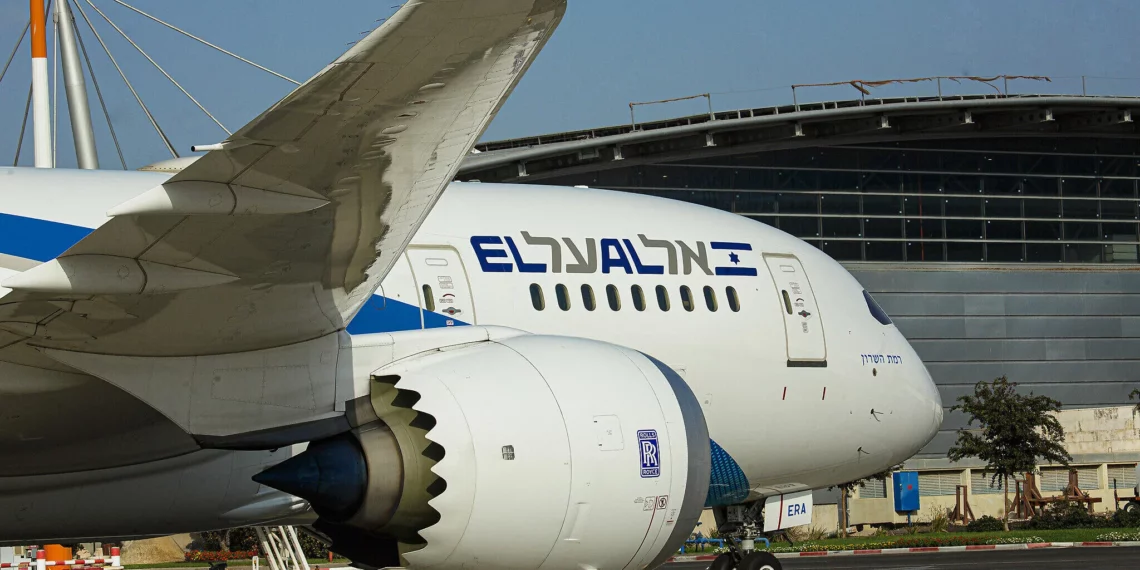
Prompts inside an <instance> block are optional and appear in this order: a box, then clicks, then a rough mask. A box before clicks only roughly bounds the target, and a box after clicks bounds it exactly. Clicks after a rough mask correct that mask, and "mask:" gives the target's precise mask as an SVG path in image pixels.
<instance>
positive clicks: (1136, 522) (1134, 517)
mask: <svg viewBox="0 0 1140 570" xmlns="http://www.w3.org/2000/svg"><path fill="white" fill-rule="evenodd" d="M1109 520H1110V521H1111V524H1110V525H1109V526H1113V527H1117V528H1137V527H1140V509H1133V510H1127V509H1125V510H1121V511H1116V512H1114V513H1112V517H1111V518H1110V519H1109Z"/></svg>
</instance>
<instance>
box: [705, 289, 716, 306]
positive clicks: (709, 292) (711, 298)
mask: <svg viewBox="0 0 1140 570" xmlns="http://www.w3.org/2000/svg"><path fill="white" fill-rule="evenodd" d="M705 306H706V307H708V308H709V310H710V311H712V312H714V313H715V312H716V291H713V288H712V287H709V286H708V285H705Z"/></svg>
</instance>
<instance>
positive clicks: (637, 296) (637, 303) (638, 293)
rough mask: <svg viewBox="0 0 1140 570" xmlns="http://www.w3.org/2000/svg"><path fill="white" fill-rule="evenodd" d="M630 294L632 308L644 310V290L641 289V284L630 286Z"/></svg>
mask: <svg viewBox="0 0 1140 570" xmlns="http://www.w3.org/2000/svg"><path fill="white" fill-rule="evenodd" d="M629 293H630V295H632V296H633V308H635V309H637V310H639V311H644V310H645V292H644V291H642V290H641V285H634V286H633V287H630V290H629Z"/></svg>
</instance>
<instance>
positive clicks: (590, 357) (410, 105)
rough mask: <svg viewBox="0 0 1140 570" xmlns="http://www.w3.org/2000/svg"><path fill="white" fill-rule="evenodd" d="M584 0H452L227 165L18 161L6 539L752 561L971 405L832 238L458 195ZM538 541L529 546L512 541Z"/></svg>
mask: <svg viewBox="0 0 1140 570" xmlns="http://www.w3.org/2000/svg"><path fill="white" fill-rule="evenodd" d="M565 9H566V3H565V1H564V0H490V1H487V0H484V1H479V2H474V1H467V0H422V1H420V2H416V3H409V4H406V5H404V6H403V7H401V8H400V9H399V10H398V11H397V12H396V14H395V15H394V16H393V17H392V18H390V19H389V20H387V21H386V22H385V23H384V24H383V25H381V26H380V27H379V28H378V29H377V30H376V31H375V32H373V33H372V34H370V35H369V36H367V37H365V38H364V39H363V40H361V41H360V42H359V43H358V44H357V45H355V46H354V47H352V48H351V49H350V50H349V51H348V52H347V53H346V54H345V55H343V56H341V57H340V58H338V59H337V60H336V61H335V62H333V63H332V64H330V65H329V66H328V67H327V68H326V69H324V70H323V71H322V72H320V73H318V74H317V75H316V76H315V77H314V78H312V79H310V80H309V81H308V82H306V83H305V84H303V85H302V86H301V87H300V88H298V89H297V90H296V91H294V92H293V93H292V94H290V95H289V96H287V97H286V98H285V99H283V100H282V101H281V102H279V103H277V104H276V105H274V106H273V107H271V108H270V109H269V110H267V111H266V112H265V113H263V114H262V115H261V116H259V117H258V118H256V119H254V120H253V121H252V122H251V123H250V124H249V125H247V126H246V127H244V128H243V129H241V130H240V131H238V132H237V133H235V134H234V135H233V136H231V137H230V138H229V139H227V140H226V141H224V142H222V143H219V144H218V145H213V146H212V147H211V148H213V150H210V151H209V152H208V153H206V154H205V155H203V156H201V157H198V158H196V159H194V160H184V161H181V162H179V163H178V164H177V166H176V167H174V166H170V165H167V166H170V167H169V168H163V167H157V168H152V169H150V170H155V171H152V172H109V171H69V170H36V169H25V168H0V394H3V399H2V400H0V402H2V404H0V450H3V457H4V458H5V459H6V461H4V462H2V463H0V513H6V516H3V517H0V543H2V544H22V543H26V542H28V541H41V542H42V541H61V542H77V541H86V540H90V539H93V538H102V539H110V538H128V537H143V536H158V535H165V534H172V533H178V532H191V531H200V530H208V529H217V528H229V527H235V526H245V525H255V524H265V523H269V522H273V523H274V524H300V525H306V526H309V527H311V528H312V529H314V530H315V531H316V532H318V533H320V534H321V535H323V536H324V537H325V538H327V539H328V540H329V541H330V543H331V548H332V549H333V550H334V551H337V552H339V553H341V554H343V555H346V556H348V557H349V558H350V559H352V560H353V561H354V563H355V564H356V565H358V566H361V567H376V568H379V567H392V566H406V567H409V568H441V569H448V568H461V567H462V568H571V567H572V568H599V569H600V568H647V567H655V566H657V565H660V564H661V563H663V562H664V561H665V560H667V559H668V557H669V556H671V555H672V554H673V553H674V552H676V550H677V549H678V548H679V547H680V545H681V544H682V542H683V541H684V540H685V539H686V538H688V536H689V534H690V532H691V531H692V529H693V528H694V527H695V525H696V522H697V519H698V518H699V516H700V514H701V512H702V511H703V509H704V508H706V507H711V508H713V509H714V512H715V513H716V515H717V521H718V525H720V527H721V529H722V530H723V531H724V532H725V533H726V535H730V536H736V537H738V538H740V539H741V542H740V545H741V546H740V547H739V548H737V547H736V546H735V545H734V546H733V550H732V552H730V553H728V554H725V555H723V556H721V557H720V558H718V560H717V561H715V562H714V565H713V567H714V568H717V569H718V570H724V569H727V568H740V569H742V570H755V569H758V568H765V567H770V568H779V567H780V565H779V562H778V560H776V559H775V558H774V557H772V556H771V555H770V554H767V553H764V552H758V551H754V550H753V549H752V548H750V546H751V543H752V540H753V539H755V538H758V537H760V536H763V535H765V533H768V532H771V531H774V530H779V529H782V528H787V527H789V526H795V525H799V524H804V523H805V521H806V522H810V514H811V505H810V502H811V490H812V489H820V488H825V487H828V486H831V485H835V484H838V483H844V482H847V481H851V480H855V479H859V478H861V477H866V476H868V475H871V474H873V473H877V472H881V471H883V470H884V469H887V468H889V467H891V466H893V465H897V464H898V463H900V462H901V461H903V460H905V459H907V458H909V457H910V456H912V455H913V454H914V453H916V452H917V451H918V450H919V449H920V448H921V447H922V446H923V445H925V444H926V443H927V442H929V441H930V439H931V438H932V437H933V436H934V434H935V433H936V432H937V429H938V426H939V425H940V424H941V420H942V407H941V401H940V399H939V395H938V392H937V390H936V388H935V387H934V385H933V383H932V381H931V379H930V376H929V374H928V373H927V371H926V369H925V367H924V366H923V364H922V362H921V361H920V359H919V358H918V357H917V356H916V355H915V353H914V351H913V350H912V348H911V347H910V346H909V344H908V343H907V341H906V340H905V338H903V336H902V335H901V333H900V332H899V331H898V329H897V328H895V326H894V325H893V324H892V323H891V322H890V319H889V317H888V316H887V315H886V314H885V313H884V312H883V311H882V309H881V308H880V307H879V306H878V305H877V304H876V303H875V302H874V299H872V298H871V297H870V295H868V294H867V293H866V292H865V291H864V290H863V288H862V287H861V286H860V285H859V283H858V282H857V281H856V280H855V279H854V278H853V277H852V276H851V275H850V274H849V273H848V272H847V271H846V270H845V269H843V267H842V266H841V265H839V264H838V263H837V262H835V261H834V260H832V259H830V258H828V257H827V256H826V255H824V254H823V253H822V252H820V251H819V250H817V249H816V248H814V247H812V246H810V245H808V244H806V243H804V242H802V241H800V240H798V239H796V238H793V237H791V236H789V235H787V234H784V233H782V232H780V231H778V230H776V229H773V228H771V227H769V226H766V225H764V224H761V223H758V222H754V221H750V220H748V219H745V218H742V217H739V216H736V215H734V214H729V213H725V212H721V211H718V210H712V209H708V208H704V207H700V206H696V205H692V204H686V203H681V202H675V201H669V200H664V199H659V198H653V197H647V196H639V195H634V194H627V193H620V192H610V191H604V190H596V189H588V188H555V187H540V186H524V185H500V184H480V183H457V182H451V180H452V179H453V177H454V174H455V172H456V170H457V168H458V165H459V163H460V161H461V160H462V158H463V157H464V156H466V155H467V154H468V153H469V151H470V150H471V148H472V146H473V144H474V142H475V140H476V139H477V138H478V136H479V135H480V134H481V133H482V132H483V130H484V129H485V127H486V125H487V124H488V123H489V121H490V120H491V118H492V117H493V116H494V115H495V113H496V112H497V110H498V108H499V107H500V106H501V104H502V102H503V101H504V100H505V99H506V97H507V96H508V95H509V93H510V92H511V90H512V89H513V87H514V85H515V84H516V83H517V81H518V80H519V78H520V77H521V76H522V75H523V73H524V72H525V71H526V69H527V67H528V66H529V65H530V64H531V62H532V61H533V60H534V57H535V56H536V55H537V53H538V52H539V51H540V50H541V48H542V46H543V45H544V44H545V42H546V41H547V40H548V39H549V37H550V34H551V33H553V31H554V29H555V28H556V27H557V25H558V23H559V22H560V21H561V19H562V16H563V14H564V11H565ZM507 531H509V534H510V540H511V547H510V548H509V549H504V548H502V545H501V541H502V538H503V536H504V533H505V532H507Z"/></svg>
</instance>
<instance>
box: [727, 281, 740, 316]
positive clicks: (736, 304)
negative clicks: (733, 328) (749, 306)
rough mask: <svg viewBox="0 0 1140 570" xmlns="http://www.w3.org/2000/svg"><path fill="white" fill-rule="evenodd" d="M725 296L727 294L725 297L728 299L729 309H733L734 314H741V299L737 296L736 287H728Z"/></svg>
mask: <svg viewBox="0 0 1140 570" xmlns="http://www.w3.org/2000/svg"><path fill="white" fill-rule="evenodd" d="M724 294H725V296H727V297H728V308H730V309H732V312H734V313H739V312H740V298H739V297H737V296H736V288H735V287H726V288H725V289H724Z"/></svg>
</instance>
